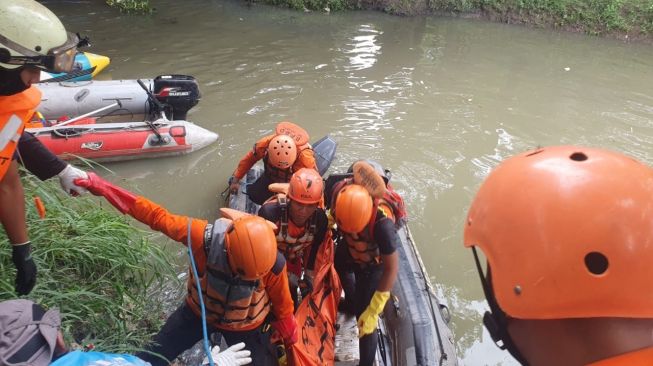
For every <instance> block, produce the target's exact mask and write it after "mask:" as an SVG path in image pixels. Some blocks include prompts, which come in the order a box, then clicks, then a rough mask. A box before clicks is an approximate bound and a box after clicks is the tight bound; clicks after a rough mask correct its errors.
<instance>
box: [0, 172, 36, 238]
mask: <svg viewBox="0 0 653 366" xmlns="http://www.w3.org/2000/svg"><path fill="white" fill-rule="evenodd" d="M9 164H11V165H10V166H9V168H8V169H7V173H6V174H5V176H4V177H3V178H2V180H1V181H0V221H2V226H3V227H4V229H5V231H6V232H7V237H8V238H9V242H10V243H12V244H20V243H25V242H27V241H29V237H28V236H27V224H26V222H25V193H24V191H23V184H22V183H21V182H20V175H19V174H18V164H17V163H16V161H12V162H10V163H9Z"/></svg>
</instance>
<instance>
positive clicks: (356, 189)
mask: <svg viewBox="0 0 653 366" xmlns="http://www.w3.org/2000/svg"><path fill="white" fill-rule="evenodd" d="M373 206H374V203H373V202H372V196H370V193H369V192H368V191H367V189H365V188H363V187H362V186H359V185H358V184H349V185H346V186H345V187H344V188H342V189H341V190H340V192H339V193H338V197H336V207H335V217H336V223H337V224H338V228H339V229H340V230H342V231H344V232H346V233H352V234H353V233H360V232H361V231H363V229H364V228H365V226H366V225H367V224H368V223H369V221H370V218H372V208H373Z"/></svg>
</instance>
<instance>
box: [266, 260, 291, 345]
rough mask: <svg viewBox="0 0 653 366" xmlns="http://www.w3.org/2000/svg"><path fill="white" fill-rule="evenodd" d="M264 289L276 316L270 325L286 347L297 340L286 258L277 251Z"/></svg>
mask: <svg viewBox="0 0 653 366" xmlns="http://www.w3.org/2000/svg"><path fill="white" fill-rule="evenodd" d="M263 279H264V281H265V289H266V291H267V293H268V296H269V297H270V301H271V302H272V313H273V314H274V316H275V317H276V318H277V320H276V321H274V322H272V326H273V327H274V328H275V329H276V330H277V331H278V332H279V334H280V335H281V338H283V342H284V344H285V345H286V347H288V346H290V345H292V344H294V343H295V342H297V322H296V320H295V315H294V310H295V306H294V305H293V302H292V298H291V297H290V289H289V288H288V273H287V271H286V259H285V258H284V257H283V254H281V253H277V260H276V262H275V263H274V266H272V269H271V270H270V272H268V274H267V275H265V277H263Z"/></svg>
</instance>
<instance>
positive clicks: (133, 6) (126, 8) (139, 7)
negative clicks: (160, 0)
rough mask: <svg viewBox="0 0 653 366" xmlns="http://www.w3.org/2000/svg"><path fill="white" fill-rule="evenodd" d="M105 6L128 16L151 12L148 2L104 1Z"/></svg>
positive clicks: (131, 0) (128, 0)
mask: <svg viewBox="0 0 653 366" xmlns="http://www.w3.org/2000/svg"><path fill="white" fill-rule="evenodd" d="M106 2H107V5H109V6H111V7H114V8H117V9H119V10H120V11H121V12H123V13H128V14H148V13H150V12H152V7H150V0H106Z"/></svg>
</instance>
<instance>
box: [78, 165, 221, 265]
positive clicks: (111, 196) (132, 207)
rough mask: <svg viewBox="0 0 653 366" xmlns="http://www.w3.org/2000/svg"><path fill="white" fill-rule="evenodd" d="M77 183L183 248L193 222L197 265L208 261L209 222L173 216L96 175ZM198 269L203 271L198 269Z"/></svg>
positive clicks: (154, 204) (192, 239) (192, 233)
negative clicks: (206, 242)
mask: <svg viewBox="0 0 653 366" xmlns="http://www.w3.org/2000/svg"><path fill="white" fill-rule="evenodd" d="M75 184H77V185H80V186H82V187H84V188H87V189H88V190H89V191H90V192H91V193H92V194H94V195H96V196H104V197H105V198H106V199H107V201H109V203H111V204H112V205H113V206H114V207H115V208H117V209H118V210H119V211H120V212H122V213H123V214H129V215H130V216H132V217H133V218H135V219H136V220H138V221H140V222H142V223H144V224H146V225H149V226H150V227H151V228H152V229H154V230H156V231H159V232H161V233H163V234H165V235H167V236H168V237H169V238H171V239H172V240H175V241H178V242H180V243H182V244H184V245H186V244H187V243H188V222H189V220H192V224H191V241H192V249H193V254H194V256H195V258H196V259H197V261H198V263H205V262H206V253H205V252H204V232H205V230H206V226H207V225H208V222H207V221H206V220H200V219H193V218H190V217H188V216H181V215H175V214H172V213H170V212H168V210H166V209H165V208H163V207H161V206H159V205H157V204H156V203H154V202H152V201H150V200H148V199H147V198H145V197H142V196H136V195H135V194H133V193H132V192H129V191H128V190H126V189H123V188H121V187H118V186H116V185H113V184H111V183H110V182H108V181H106V180H104V179H102V178H100V177H99V176H98V175H96V174H95V173H89V174H88V178H87V179H78V180H76V181H75ZM198 270H200V269H199V268H198Z"/></svg>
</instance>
